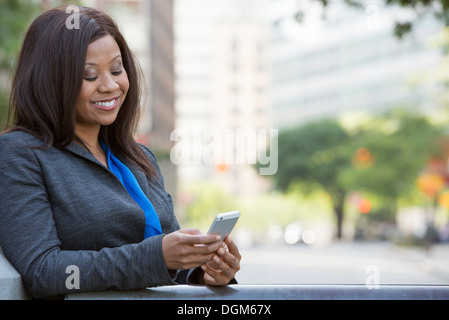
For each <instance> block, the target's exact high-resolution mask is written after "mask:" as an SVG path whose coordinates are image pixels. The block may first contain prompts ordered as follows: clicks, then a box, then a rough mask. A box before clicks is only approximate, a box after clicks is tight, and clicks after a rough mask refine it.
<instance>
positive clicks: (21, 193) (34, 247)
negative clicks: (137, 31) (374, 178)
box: [0, 7, 240, 298]
mask: <svg viewBox="0 0 449 320" xmlns="http://www.w3.org/2000/svg"><path fill="white" fill-rule="evenodd" d="M68 17H69V14H67V13H66V8H65V7H60V8H55V9H52V10H49V11H47V12H45V13H43V14H42V15H41V16H39V17H38V18H37V19H36V20H35V21H34V22H33V23H32V25H31V26H30V28H29V30H28V32H27V34H26V36H25V40H24V43H23V47H22V49H21V52H20V55H19V60H18V64H17V70H16V73H15V77H14V80H13V84H12V91H11V101H10V114H13V117H14V118H13V122H12V125H10V126H9V129H8V130H7V131H6V132H5V133H3V134H2V135H1V136H0V203H1V206H0V247H1V248H2V249H3V252H4V254H5V256H6V257H7V258H8V259H9V260H10V262H11V263H12V264H13V265H14V267H15V268H16V269H17V270H18V272H19V273H20V274H21V276H22V278H23V281H24V283H25V286H26V287H27V289H28V290H29V292H30V294H31V295H32V296H34V297H39V298H41V297H49V296H56V295H61V294H66V293H70V292H77V291H96V290H104V289H107V288H113V289H119V290H127V289H137V288H144V287H148V286H158V285H173V284H178V283H200V284H209V285H225V284H228V283H235V280H234V275H235V273H236V272H237V271H238V270H239V264H240V254H239V251H238V248H237V247H236V245H235V244H234V243H233V242H232V240H231V239H230V238H229V237H227V238H226V239H219V238H217V235H201V234H200V233H199V232H198V231H197V230H179V225H178V222H177V221H176V217H175V216H174V213H173V205H172V201H171V197H170V195H169V194H168V193H166V191H165V189H164V183H163V178H162V177H161V174H160V171H159V168H158V166H157V162H156V158H155V156H154V154H153V153H152V152H151V150H150V149H148V148H146V147H144V146H142V145H139V144H137V143H136V142H135V141H134V140H133V131H134V129H135V126H136V124H137V117H138V111H139V103H140V101H139V99H140V91H139V89H140V78H139V73H138V69H137V67H136V63H135V61H134V58H133V55H132V53H131V51H130V50H129V48H128V46H127V44H126V42H125V40H124V39H123V37H122V35H121V34H120V32H119V30H118V28H117V26H116V25H115V23H114V22H113V21H112V19H111V18H110V17H108V16H107V15H106V14H104V13H100V12H98V11H97V10H94V9H90V8H83V7H81V8H80V12H79V22H80V23H79V26H80V27H79V29H68V28H67V27H66V24H65V23H66V20H67V18H68ZM74 267H75V268H74ZM71 270H79V285H78V283H72V282H71V281H72V280H71V278H70V276H71Z"/></svg>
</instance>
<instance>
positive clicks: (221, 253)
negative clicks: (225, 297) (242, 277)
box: [201, 236, 242, 286]
mask: <svg viewBox="0 0 449 320" xmlns="http://www.w3.org/2000/svg"><path fill="white" fill-rule="evenodd" d="M225 243H226V246H227V248H219V249H218V250H217V253H216V254H214V255H213V257H212V260H211V261H209V262H207V263H205V264H203V265H201V269H202V270H203V271H204V282H205V284H208V285H212V286H221V285H227V284H228V283H229V281H231V280H232V279H233V278H234V277H235V274H236V273H237V271H239V270H240V260H241V259H242V257H241V255H240V253H239V249H238V248H237V246H236V245H235V244H234V242H233V241H232V240H231V238H230V237H229V236H227V237H226V239H225Z"/></svg>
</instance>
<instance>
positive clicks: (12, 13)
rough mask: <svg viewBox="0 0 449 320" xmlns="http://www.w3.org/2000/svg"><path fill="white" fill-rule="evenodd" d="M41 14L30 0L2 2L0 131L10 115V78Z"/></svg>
mask: <svg viewBox="0 0 449 320" xmlns="http://www.w3.org/2000/svg"><path fill="white" fill-rule="evenodd" d="M39 12H40V6H39V5H38V4H37V3H36V2H35V1H30V0H3V1H1V2H0V81H1V83H0V131H1V130H2V129H3V127H4V125H5V124H6V117H7V114H8V100H9V98H8V92H7V91H8V84H7V82H8V80H7V79H8V78H9V77H10V74H12V72H13V65H14V63H15V60H16V57H17V54H18V52H19V50H20V45H21V43H22V39H23V37H24V35H25V32H26V29H27V27H28V25H29V23H30V22H31V20H32V19H33V18H34V17H35V16H36V15H37V14H38V13H39Z"/></svg>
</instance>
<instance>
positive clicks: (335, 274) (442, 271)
mask: <svg viewBox="0 0 449 320" xmlns="http://www.w3.org/2000/svg"><path fill="white" fill-rule="evenodd" d="M240 251H241V254H242V261H241V270H240V271H239V273H238V274H237V280H238V282H239V283H240V284H365V283H366V281H367V278H368V277H369V276H370V274H372V272H373V270H375V271H376V272H377V274H378V280H379V281H378V282H379V283H380V284H437V285H438V284H439V285H441V284H445V285H448V284H449V245H448V244H439V245H435V246H433V247H432V248H431V250H430V251H429V254H426V252H425V251H424V250H423V249H422V248H417V247H398V246H395V245H394V244H392V243H389V242H374V243H371V242H341V243H332V244H329V245H322V246H308V245H305V244H298V245H292V246H288V245H277V246H261V247H250V248H243V249H241V250H240Z"/></svg>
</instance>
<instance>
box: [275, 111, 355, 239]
mask: <svg viewBox="0 0 449 320" xmlns="http://www.w3.org/2000/svg"><path fill="white" fill-rule="evenodd" d="M349 142H350V136H349V135H348V133H347V132H346V131H345V130H344V129H343V128H342V126H341V125H340V124H339V123H338V122H337V121H336V120H333V119H324V120H320V121H317V122H312V123H308V124H305V125H303V126H300V127H298V128H295V129H291V130H287V131H284V132H281V133H280V134H279V151H278V152H279V153H278V156H279V157H278V163H279V168H278V172H277V174H276V175H274V179H275V181H276V185H277V187H278V188H280V189H281V190H287V188H288V187H289V186H291V185H294V184H296V185H297V186H299V187H300V188H301V190H302V192H303V193H304V194H308V193H310V192H311V191H312V190H316V187H319V188H321V190H324V191H325V192H326V193H327V194H328V195H329V196H330V198H331V199H332V204H333V209H334V212H335V214H336V217H337V237H339V238H340V237H341V236H342V222H343V215H344V212H343V210H344V203H345V198H346V193H347V190H346V189H345V186H344V185H343V184H342V183H341V181H340V179H339V172H340V171H342V170H344V169H345V168H347V167H348V166H350V160H349V155H348V148H347V145H348V144H349Z"/></svg>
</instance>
